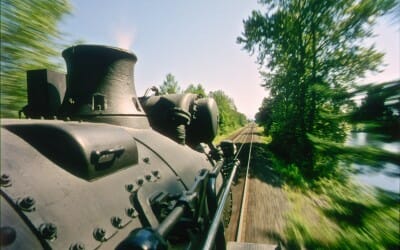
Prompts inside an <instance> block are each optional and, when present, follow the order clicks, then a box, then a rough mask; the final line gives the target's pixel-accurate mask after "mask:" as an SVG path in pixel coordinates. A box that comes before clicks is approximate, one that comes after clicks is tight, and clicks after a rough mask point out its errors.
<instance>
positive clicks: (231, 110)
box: [159, 73, 247, 134]
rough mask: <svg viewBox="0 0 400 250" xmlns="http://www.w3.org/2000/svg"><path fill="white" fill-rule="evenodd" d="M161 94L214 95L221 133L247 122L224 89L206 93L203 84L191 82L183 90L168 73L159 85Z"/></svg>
mask: <svg viewBox="0 0 400 250" xmlns="http://www.w3.org/2000/svg"><path fill="white" fill-rule="evenodd" d="M159 89H160V94H162V95H163V94H179V93H193V94H197V95H199V96H200V97H207V96H208V97H212V98H213V99H214V100H215V102H216V103H217V105H218V110H219V130H218V131H219V132H218V133H219V134H227V133H229V132H231V131H233V130H235V129H238V128H239V127H242V126H244V125H245V124H246V123H247V118H246V116H245V115H244V114H242V113H240V112H239V111H238V110H237V108H236V105H235V102H234V100H233V99H232V98H230V97H229V96H228V95H227V94H226V93H225V92H224V91H222V90H216V91H210V92H209V93H208V94H206V90H205V88H204V87H203V85H201V84H197V85H196V84H190V85H189V86H188V87H187V88H186V89H185V90H183V91H182V90H181V87H180V86H179V83H178V81H177V80H176V79H175V76H173V75H172V74H171V73H169V74H167V75H166V77H165V80H164V81H163V83H162V84H161V85H159Z"/></svg>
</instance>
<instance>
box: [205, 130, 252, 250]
mask: <svg viewBox="0 0 400 250" xmlns="http://www.w3.org/2000/svg"><path fill="white" fill-rule="evenodd" d="M245 130H246V128H245V129H243V131H245ZM251 134H252V133H251ZM243 135H244V133H241V132H240V133H239V135H238V136H236V137H235V139H234V140H235V141H237V139H238V138H239V137H240V136H243ZM245 136H246V137H245V139H247V137H248V136H249V135H245ZM243 145H244V143H243V144H242V145H241V147H240V148H239V150H238V151H237V153H236V155H235V157H234V162H235V164H234V167H233V169H232V171H231V173H230V176H229V179H228V182H227V183H226V186H225V187H224V191H223V193H222V198H221V202H220V206H219V207H218V209H217V211H216V212H215V215H214V218H213V220H212V224H211V226H210V230H209V231H208V234H207V238H206V240H205V243H204V246H203V250H208V249H211V248H212V246H213V244H214V240H215V236H216V232H217V230H218V228H219V226H220V223H221V217H222V213H223V210H224V207H225V203H226V200H227V198H228V195H229V192H230V188H231V185H232V182H233V179H234V177H235V175H236V171H237V168H238V166H239V164H238V161H237V158H238V156H239V153H240V151H241V150H242V148H243Z"/></svg>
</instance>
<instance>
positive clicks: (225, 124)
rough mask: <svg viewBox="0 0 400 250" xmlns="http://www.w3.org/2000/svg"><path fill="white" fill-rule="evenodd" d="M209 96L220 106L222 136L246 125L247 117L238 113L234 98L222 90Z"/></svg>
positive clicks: (220, 130)
mask: <svg viewBox="0 0 400 250" xmlns="http://www.w3.org/2000/svg"><path fill="white" fill-rule="evenodd" d="M209 96H210V97H212V98H214V100H215V102H216V103H217V105H218V110H219V133H220V134H226V133H228V132H230V131H232V130H234V129H237V128H239V127H241V126H243V125H245V124H246V122H247V120H246V116H245V115H244V114H242V113H240V112H238V111H237V109H236V106H235V103H234V101H233V100H232V98H230V97H229V96H228V95H226V94H225V93H224V92H223V91H222V90H217V91H212V92H210V94H209Z"/></svg>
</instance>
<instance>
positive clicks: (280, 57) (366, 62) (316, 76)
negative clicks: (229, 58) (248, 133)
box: [238, 0, 394, 177]
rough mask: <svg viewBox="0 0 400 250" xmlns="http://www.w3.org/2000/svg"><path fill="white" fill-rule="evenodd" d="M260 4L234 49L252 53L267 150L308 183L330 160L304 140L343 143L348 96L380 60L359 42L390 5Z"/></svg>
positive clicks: (302, 0)
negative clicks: (266, 113) (262, 91)
mask: <svg viewBox="0 0 400 250" xmlns="http://www.w3.org/2000/svg"><path fill="white" fill-rule="evenodd" d="M260 2H261V3H262V4H263V5H264V6H265V7H266V13H262V12H261V11H253V12H252V14H251V16H250V17H249V18H248V19H247V20H245V21H244V33H243V34H242V36H241V37H239V38H238V42H239V43H241V44H243V46H244V49H246V50H247V51H249V52H250V53H257V55H258V57H257V58H258V63H259V64H260V65H261V66H262V72H261V74H262V75H263V77H264V79H265V85H264V86H265V87H266V88H268V89H269V90H270V93H271V96H270V98H271V101H272V103H273V108H272V109H270V110H271V112H270V117H271V118H270V119H271V120H270V122H271V125H270V128H269V133H270V134H271V136H272V143H271V147H272V149H273V150H274V151H275V153H277V155H279V156H281V157H282V158H284V159H286V161H287V162H288V163H294V164H295V165H297V166H299V167H300V168H301V169H302V170H303V173H305V174H306V175H308V176H310V177H313V176H317V175H323V174H328V173H329V172H330V168H331V167H332V166H334V165H335V161H334V157H331V156H329V155H322V154H318V152H316V150H315V148H314V147H313V144H312V141H311V140H310V137H308V135H309V134H311V135H313V136H316V137H319V138H321V139H324V140H329V141H333V142H338V143H341V142H343V140H344V138H345V133H344V123H343V122H344V121H343V120H342V119H340V118H341V117H343V116H342V114H343V112H344V111H345V110H347V108H348V107H349V106H350V105H351V104H350V101H349V99H348V98H347V97H348V89H349V88H350V87H351V86H353V85H354V84H355V82H356V81H357V80H358V79H359V78H360V77H363V76H364V74H365V73H366V72H367V71H376V70H378V67H379V65H380V64H381V61H382V57H383V54H382V53H379V52H377V51H376V50H375V49H374V47H373V46H369V47H366V46H365V45H364V44H363V40H364V39H365V38H367V37H370V36H371V35H372V26H373V24H374V23H375V22H376V19H377V18H378V17H379V16H382V15H383V14H385V13H386V12H387V11H389V10H390V9H391V8H392V7H393V5H394V1H393V0H376V1H372V0H360V1H352V0H326V1H319V0H261V1H260Z"/></svg>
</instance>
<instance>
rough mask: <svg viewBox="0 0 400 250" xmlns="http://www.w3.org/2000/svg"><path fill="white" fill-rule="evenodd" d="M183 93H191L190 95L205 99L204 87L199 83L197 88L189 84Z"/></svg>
mask: <svg viewBox="0 0 400 250" xmlns="http://www.w3.org/2000/svg"><path fill="white" fill-rule="evenodd" d="M185 93H192V94H197V95H199V96H200V97H206V96H207V94H206V90H205V89H204V87H203V86H202V85H201V84H200V83H199V84H197V86H195V85H193V84H190V85H189V86H188V87H187V88H186V90H185Z"/></svg>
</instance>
